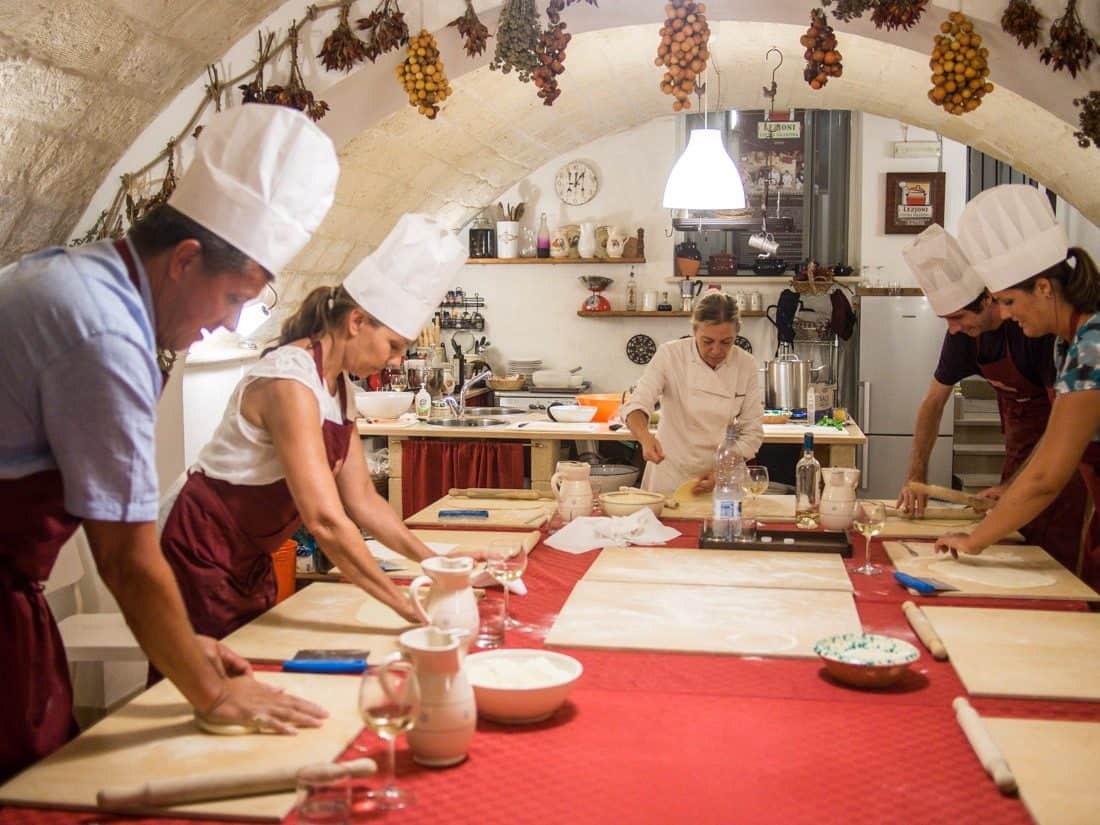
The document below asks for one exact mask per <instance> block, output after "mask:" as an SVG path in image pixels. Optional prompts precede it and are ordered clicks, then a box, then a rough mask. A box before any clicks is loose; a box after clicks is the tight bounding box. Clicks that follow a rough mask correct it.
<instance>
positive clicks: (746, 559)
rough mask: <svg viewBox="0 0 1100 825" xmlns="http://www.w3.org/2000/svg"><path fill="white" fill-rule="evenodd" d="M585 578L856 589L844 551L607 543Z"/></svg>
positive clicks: (842, 589)
mask: <svg viewBox="0 0 1100 825" xmlns="http://www.w3.org/2000/svg"><path fill="white" fill-rule="evenodd" d="M582 581H610V582H644V583H649V584H709V585H724V586H727V587H772V588H775V587H781V588H794V589H799V590H841V591H845V592H851V590H852V582H851V579H849V578H848V572H847V570H845V568H844V562H843V561H842V560H841V558H840V556H837V555H829V554H825V553H820V554H818V553H782V552H771V551H759V550H743V551H729V550H679V549H668V548H658V547H629V548H625V547H608V548H606V549H604V550H602V551H600V555H599V556H598V557H597V559H596V561H595V563H594V564H593V565H592V566H591V567H590V568H588V572H587V573H585V575H584V578H583V579H582Z"/></svg>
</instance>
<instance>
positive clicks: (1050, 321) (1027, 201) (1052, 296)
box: [936, 185, 1100, 588]
mask: <svg viewBox="0 0 1100 825" xmlns="http://www.w3.org/2000/svg"><path fill="white" fill-rule="evenodd" d="M959 243H960V244H961V245H962V246H963V250H964V252H965V253H966V255H967V257H968V258H969V259H970V261H971V263H972V264H973V266H974V268H975V269H976V270H977V271H978V273H979V275H981V277H982V280H984V281H985V284H986V286H987V287H988V288H989V291H990V292H992V293H993V296H994V298H995V299H996V300H997V302H998V303H999V304H1000V306H1001V311H1002V313H1003V314H1004V315H1005V317H1008V318H1012V319H1013V320H1015V321H1016V323H1018V324H1019V325H1020V328H1021V329H1022V330H1023V331H1024V333H1025V334H1026V335H1028V336H1029V337H1032V338H1037V337H1039V336H1042V335H1048V334H1051V333H1053V334H1055V335H1057V336H1058V338H1059V341H1058V346H1057V365H1056V366H1057V369H1058V377H1057V379H1056V381H1055V384H1054V393H1055V396H1056V397H1055V400H1054V404H1053V407H1052V408H1051V413H1050V420H1049V422H1048V424H1047V428H1046V432H1045V433H1044V434H1043V437H1042V439H1041V440H1040V441H1039V444H1038V445H1037V446H1036V448H1035V450H1034V452H1033V453H1032V455H1031V458H1030V460H1029V461H1028V463H1027V465H1026V466H1025V467H1024V468H1023V469H1022V470H1021V471H1020V473H1019V474H1018V475H1017V476H1016V478H1015V479H1014V480H1013V481H1012V483H1011V485H1010V486H1009V488H1008V489H1007V490H1006V491H1005V493H1004V495H1003V496H1002V497H1001V499H1000V501H999V502H998V504H997V506H996V507H995V508H994V509H993V510H992V511H991V512H990V513H989V515H988V516H987V517H986V518H985V520H984V521H982V522H981V524H979V525H978V527H977V529H975V530H974V532H973V533H972V534H971V535H969V536H964V535H956V534H949V535H946V536H942V537H941V538H940V539H939V541H937V542H936V547H937V549H939V550H952V551H956V552H962V553H980V552H981V551H982V550H983V549H984V548H985V547H988V546H989V545H990V544H993V543H994V542H996V541H998V540H1000V539H1002V538H1004V536H1006V535H1008V534H1009V533H1011V532H1012V531H1013V530H1015V529H1017V528H1018V527H1020V526H1021V525H1023V524H1026V523H1027V522H1028V521H1029V520H1030V519H1032V518H1034V517H1035V515H1036V514H1037V513H1039V512H1041V511H1042V510H1043V508H1044V507H1046V506H1047V505H1048V504H1050V502H1051V501H1053V500H1054V499H1055V497H1056V496H1058V495H1059V494H1060V493H1061V492H1062V488H1063V487H1065V485H1066V484H1067V483H1068V482H1069V480H1070V479H1071V478H1072V477H1073V474H1074V473H1075V472H1077V471H1078V469H1080V472H1081V474H1082V476H1084V479H1085V483H1086V485H1087V486H1088V488H1089V493H1090V494H1091V495H1092V499H1093V502H1094V503H1095V504H1096V505H1097V509H1098V510H1100V312H1098V310H1100V272H1098V271H1097V267H1096V263H1095V262H1094V261H1093V260H1092V258H1091V257H1090V256H1089V254H1088V252H1086V251H1085V250H1083V249H1080V248H1078V247H1072V248H1070V247H1069V240H1068V238H1067V237H1066V233H1065V230H1064V229H1063V228H1062V226H1061V225H1060V224H1059V223H1058V222H1057V221H1056V220H1055V218H1054V212H1053V210H1052V209H1051V206H1050V202H1049V201H1048V200H1047V198H1046V196H1045V195H1044V194H1043V193H1041V192H1040V191H1039V190H1038V189H1036V188H1034V187H1031V186H1023V185H1011V186H998V187H996V188H994V189H989V190H987V191H985V192H983V193H982V194H980V195H978V196H977V197H976V198H974V199H973V200H972V201H970V203H969V204H967V206H966V209H965V210H964V211H963V214H962V217H961V218H960V221H959ZM1076 567H1077V569H1076V570H1075V571H1074V572H1076V573H1078V575H1080V576H1081V577H1082V578H1083V579H1084V580H1085V581H1086V582H1087V583H1089V584H1090V585H1092V586H1093V587H1094V588H1095V587H1097V586H1100V547H1093V548H1092V549H1090V550H1089V551H1088V552H1087V553H1083V554H1082V557H1079V558H1078V560H1077V565H1076Z"/></svg>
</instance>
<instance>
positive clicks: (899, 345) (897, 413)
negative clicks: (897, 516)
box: [856, 295, 955, 498]
mask: <svg viewBox="0 0 1100 825" xmlns="http://www.w3.org/2000/svg"><path fill="white" fill-rule="evenodd" d="M858 329H859V409H858V412H857V413H856V421H857V422H858V423H859V426H860V427H861V428H862V429H863V431H864V432H865V433H866V434H867V444H866V445H865V446H864V447H862V448H861V453H862V454H861V456H860V460H859V466H860V469H861V470H862V472H861V473H860V488H859V494H860V496H861V497H868V498H894V497H895V496H897V494H898V491H899V490H900V489H901V486H902V484H903V483H904V482H905V476H906V473H907V472H908V470H909V453H910V451H911V449H912V446H913V428H914V425H915V424H916V420H917V409H918V408H919V407H920V403H921V401H922V400H923V398H924V395H925V393H926V392H927V390H928V385H929V383H930V382H931V380H932V374H933V373H934V372H935V370H936V364H937V363H939V357H940V348H941V347H942V346H943V338H944V334H945V333H946V332H947V325H946V323H945V322H944V321H943V319H942V318H939V317H938V316H937V315H936V314H935V313H934V312H933V311H932V307H931V305H930V304H929V303H928V299H926V298H925V297H924V296H919V297H916V296H901V297H899V296H891V295H863V296H861V297H860V311H859V325H858ZM954 406H955V400H954V395H952V396H951V397H950V398H949V399H948V402H947V406H946V407H945V408H944V411H943V417H942V419H941V420H940V428H939V434H938V437H937V438H936V444H935V446H934V447H933V449H932V455H931V456H930V457H929V460H928V478H927V479H926V480H927V481H928V483H929V484H939V485H942V486H944V487H950V486H951V459H952V444H953V442H954V438H953V434H954V421H955V409H954Z"/></svg>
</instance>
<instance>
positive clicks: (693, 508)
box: [661, 481, 794, 522]
mask: <svg viewBox="0 0 1100 825" xmlns="http://www.w3.org/2000/svg"><path fill="white" fill-rule="evenodd" d="M694 485H695V482H694V481H686V482H684V483H683V484H681V485H680V487H679V488H678V489H677V490H676V492H675V493H673V494H672V495H671V496H670V497H669V498H671V499H672V500H673V501H676V502H677V503H678V504H679V506H678V507H675V508H672V507H666V508H665V509H664V511H663V512H662V513H661V518H669V519H672V518H682V519H692V520H695V521H698V520H701V519H705V518H707V519H709V518H711V516H713V514H714V497H713V495H712V494H711V493H709V492H707V493H701V494H696V493H692V492H691V488H692V487H693V486H694ZM741 512H742V513H743V514H744V515H745V517H746V518H756V519H761V520H762V521H791V522H793V521H794V496H756V497H755V498H746V499H745V500H744V501H743V502H742V505H741Z"/></svg>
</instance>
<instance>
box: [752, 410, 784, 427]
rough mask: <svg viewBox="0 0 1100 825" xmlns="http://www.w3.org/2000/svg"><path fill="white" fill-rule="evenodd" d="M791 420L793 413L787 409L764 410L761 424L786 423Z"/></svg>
mask: <svg viewBox="0 0 1100 825" xmlns="http://www.w3.org/2000/svg"><path fill="white" fill-rule="evenodd" d="M790 420H791V414H790V412H788V411H787V410H764V416H763V418H761V419H760V423H761V424H786V423H787V422H788V421H790Z"/></svg>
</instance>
